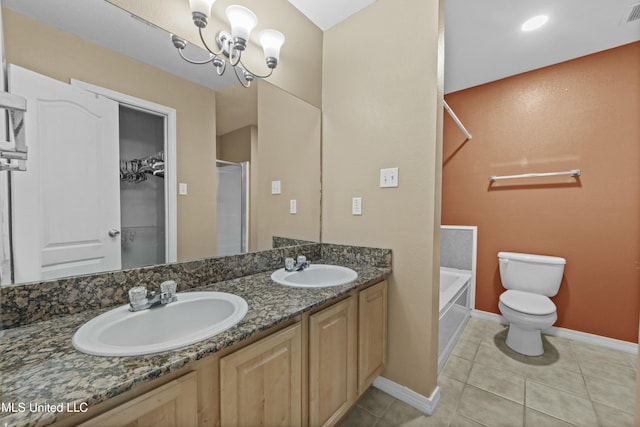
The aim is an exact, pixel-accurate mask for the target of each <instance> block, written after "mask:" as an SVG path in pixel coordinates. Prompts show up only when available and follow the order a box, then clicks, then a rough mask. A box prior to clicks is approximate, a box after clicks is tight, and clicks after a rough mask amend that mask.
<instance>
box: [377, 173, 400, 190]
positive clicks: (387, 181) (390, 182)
mask: <svg viewBox="0 0 640 427" xmlns="http://www.w3.org/2000/svg"><path fill="white" fill-rule="evenodd" d="M397 186H398V168H387V169H380V187H382V188H386V187H397Z"/></svg>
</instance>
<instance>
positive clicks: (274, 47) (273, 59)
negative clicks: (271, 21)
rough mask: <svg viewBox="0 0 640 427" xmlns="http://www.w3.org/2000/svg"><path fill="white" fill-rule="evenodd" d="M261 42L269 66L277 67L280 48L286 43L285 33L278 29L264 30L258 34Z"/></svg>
mask: <svg viewBox="0 0 640 427" xmlns="http://www.w3.org/2000/svg"><path fill="white" fill-rule="evenodd" d="M258 38H259V39H260V44H261V45H262V49H263V50H264V58H265V59H266V61H267V66H268V67H269V68H276V66H277V65H278V59H279V58H280V48H281V47H282V45H283V44H284V40H285V39H284V34H282V33H281V32H280V31H276V30H262V31H260V34H258Z"/></svg>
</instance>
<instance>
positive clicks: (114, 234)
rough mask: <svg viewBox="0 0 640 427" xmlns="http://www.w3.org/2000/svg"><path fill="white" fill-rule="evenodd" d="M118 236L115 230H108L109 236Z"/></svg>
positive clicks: (118, 231)
mask: <svg viewBox="0 0 640 427" xmlns="http://www.w3.org/2000/svg"><path fill="white" fill-rule="evenodd" d="M119 235H120V230H116V229H115V228H112V229H111V230H109V236H111V237H116V236H119Z"/></svg>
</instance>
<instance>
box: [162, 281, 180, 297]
mask: <svg viewBox="0 0 640 427" xmlns="http://www.w3.org/2000/svg"><path fill="white" fill-rule="evenodd" d="M176 287H177V285H176V282H175V281H173V280H167V281H164V282H162V283H160V292H162V293H168V294H169V295H175V293H176Z"/></svg>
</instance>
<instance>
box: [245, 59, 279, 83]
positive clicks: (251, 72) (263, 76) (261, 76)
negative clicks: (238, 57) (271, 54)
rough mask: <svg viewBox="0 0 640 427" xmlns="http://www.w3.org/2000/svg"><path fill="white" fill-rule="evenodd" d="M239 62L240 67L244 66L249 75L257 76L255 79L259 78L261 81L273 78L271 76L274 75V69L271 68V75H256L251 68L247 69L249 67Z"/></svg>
mask: <svg viewBox="0 0 640 427" xmlns="http://www.w3.org/2000/svg"><path fill="white" fill-rule="evenodd" d="M238 62H239V63H240V65H242V68H244V69H245V70H246V71H247V72H248V73H249V74H252V75H253V76H255V77H257V78H259V79H266V78H268V77H271V74H273V70H274V69H273V68H271V69H270V70H269V74H265V75H260V74H256V73H254V72H253V71H251V70H250V69H249V68H247V66H246V65H244V62H242V61H238Z"/></svg>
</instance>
